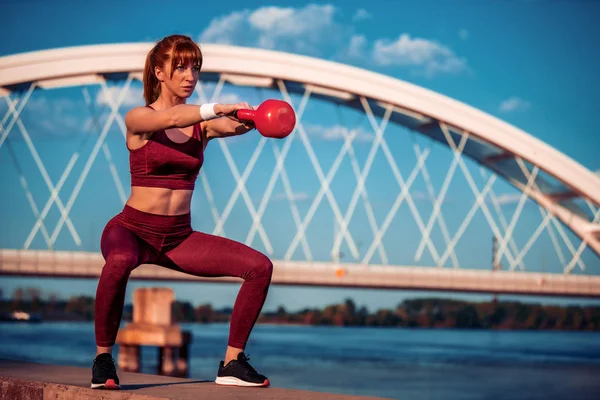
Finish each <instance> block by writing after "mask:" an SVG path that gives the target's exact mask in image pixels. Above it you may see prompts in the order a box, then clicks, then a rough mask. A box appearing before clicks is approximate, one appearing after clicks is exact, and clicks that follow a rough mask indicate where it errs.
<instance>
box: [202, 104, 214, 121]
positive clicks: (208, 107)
mask: <svg viewBox="0 0 600 400" xmlns="http://www.w3.org/2000/svg"><path fill="white" fill-rule="evenodd" d="M215 104H217V103H207V104H202V105H201V106H200V117H201V118H202V119H203V120H204V121H208V120H210V119H215V118H217V117H218V115H217V114H215Z"/></svg>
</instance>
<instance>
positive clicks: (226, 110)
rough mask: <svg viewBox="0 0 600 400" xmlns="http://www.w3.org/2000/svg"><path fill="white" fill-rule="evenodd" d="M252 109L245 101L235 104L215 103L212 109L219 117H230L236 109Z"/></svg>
mask: <svg viewBox="0 0 600 400" xmlns="http://www.w3.org/2000/svg"><path fill="white" fill-rule="evenodd" d="M242 109H244V110H252V107H250V105H249V104H248V103H246V102H242V103H236V104H215V106H214V111H215V114H217V115H218V116H219V117H230V116H233V113H234V112H235V111H236V110H242Z"/></svg>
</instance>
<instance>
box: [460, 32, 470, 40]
mask: <svg viewBox="0 0 600 400" xmlns="http://www.w3.org/2000/svg"><path fill="white" fill-rule="evenodd" d="M458 37H459V38H460V39H461V40H467V39H468V38H469V31H468V30H466V29H461V30H459V31H458Z"/></svg>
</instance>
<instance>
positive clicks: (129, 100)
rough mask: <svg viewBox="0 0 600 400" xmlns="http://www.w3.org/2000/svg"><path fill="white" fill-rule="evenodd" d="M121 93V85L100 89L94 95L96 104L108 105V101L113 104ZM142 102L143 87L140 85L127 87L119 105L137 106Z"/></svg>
mask: <svg viewBox="0 0 600 400" xmlns="http://www.w3.org/2000/svg"><path fill="white" fill-rule="evenodd" d="M120 95H121V87H119V86H112V87H110V88H108V91H106V90H100V91H99V92H98V95H97V96H96V104H98V105H105V106H109V107H110V104H111V103H110V101H111V100H112V102H113V103H114V104H117V101H118V100H119V96H120ZM143 104H144V89H142V88H141V87H129V90H128V91H127V93H125V98H124V99H123V103H121V105H123V106H126V107H131V106H138V105H143Z"/></svg>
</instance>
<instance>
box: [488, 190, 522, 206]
mask: <svg viewBox="0 0 600 400" xmlns="http://www.w3.org/2000/svg"><path fill="white" fill-rule="evenodd" d="M521 196H522V194H521V193H512V194H501V195H499V196H496V201H497V202H498V205H500V206H504V205H509V204H515V203H518V202H519V200H520V199H521ZM488 201H489V202H491V200H489V199H488Z"/></svg>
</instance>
